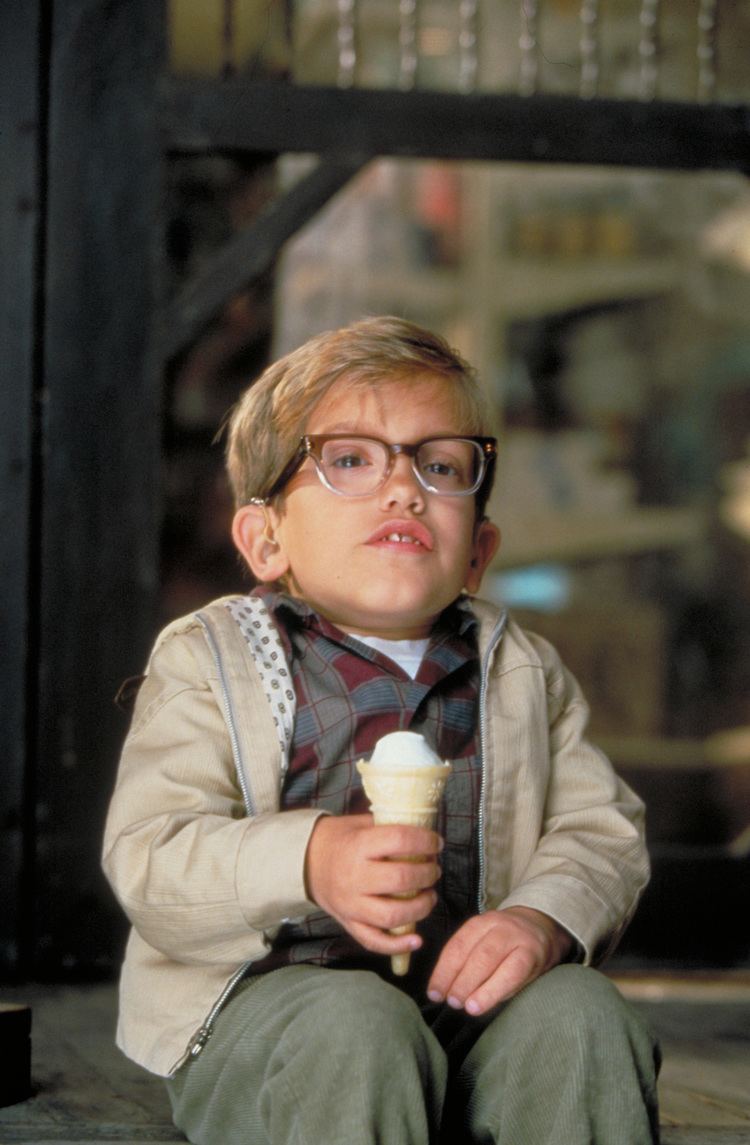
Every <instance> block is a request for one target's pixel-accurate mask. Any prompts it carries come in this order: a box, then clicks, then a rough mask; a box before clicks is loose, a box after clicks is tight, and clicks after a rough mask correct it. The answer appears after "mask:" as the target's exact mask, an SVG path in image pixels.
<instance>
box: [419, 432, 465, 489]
mask: <svg viewBox="0 0 750 1145" xmlns="http://www.w3.org/2000/svg"><path fill="white" fill-rule="evenodd" d="M418 461H419V469H420V472H421V473H423V474H424V475H425V478H427V479H428V480H429V481H430V482H431V483H432V484H434V485H439V486H440V487H441V488H445V489H452V488H454V487H455V488H463V487H464V486H466V485H467V484H468V485H470V484H471V475H472V463H473V454H472V450H471V447H470V446H468V447H467V445H466V444H465V443H463V442H460V443H459V442H456V443H454V444H453V445H452V446H451V447H449V446H446V444H445V443H444V442H443V443H441V444H440V445H436V444H435V443H430V444H429V445H427V446H425V447H424V449H422V450H420V453H419V458H418Z"/></svg>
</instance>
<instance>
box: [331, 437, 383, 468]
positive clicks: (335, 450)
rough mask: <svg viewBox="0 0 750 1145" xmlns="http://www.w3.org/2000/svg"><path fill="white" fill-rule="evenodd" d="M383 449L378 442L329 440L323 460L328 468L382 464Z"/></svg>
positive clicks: (363, 466)
mask: <svg viewBox="0 0 750 1145" xmlns="http://www.w3.org/2000/svg"><path fill="white" fill-rule="evenodd" d="M381 452H382V450H381V449H379V448H378V445H377V443H372V444H371V443H369V442H359V441H338V442H330V441H329V442H327V443H326V446H325V448H324V449H323V456H322V461H323V464H324V466H325V467H326V468H327V469H362V468H366V467H368V466H371V465H378V464H380V458H379V456H378V454H379V453H381Z"/></svg>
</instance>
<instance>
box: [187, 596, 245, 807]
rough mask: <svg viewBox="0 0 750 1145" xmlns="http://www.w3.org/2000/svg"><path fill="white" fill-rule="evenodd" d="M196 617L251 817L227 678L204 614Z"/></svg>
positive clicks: (200, 613)
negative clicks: (212, 665)
mask: <svg viewBox="0 0 750 1145" xmlns="http://www.w3.org/2000/svg"><path fill="white" fill-rule="evenodd" d="M196 616H197V619H198V620H199V621H200V623H201V625H202V626H203V630H204V632H205V634H206V639H207V640H208V644H209V647H210V649H211V653H212V655H213V658H214V661H215V662H216V668H217V671H218V673H219V682H220V683H221V697H222V704H223V707H224V718H225V720H226V724H227V729H228V731H229V740H230V742H231V744H232V755H233V756H234V765H235V770H236V772H237V778H238V779H239V781H240V788H241V789H242V799H243V802H244V804H245V810H246V811H247V813H248V815H253V814H254V813H255V807H254V805H253V801H252V796H251V795H250V788H249V786H248V782H247V776H246V775H245V768H244V765H243V762H242V759H241V758H240V741H239V737H238V735H237V728H236V726H235V722H234V712H233V711H232V705H231V704H230V702H229V688H228V686H227V678H226V673H225V671H224V665H223V663H222V660H221V653H220V651H219V646H218V644H217V643H216V639H215V637H214V634H213V632H212V630H211V626H210V624H209V623H208V620H207V618H206V617H205V616H204V614H203V613H202V612H199V613H197V614H196Z"/></svg>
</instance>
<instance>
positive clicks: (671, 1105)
mask: <svg viewBox="0 0 750 1145" xmlns="http://www.w3.org/2000/svg"><path fill="white" fill-rule="evenodd" d="M616 981H617V984H618V986H619V987H620V989H621V990H622V991H623V993H624V994H626V996H628V997H630V998H631V999H632V1000H633V1001H634V1003H635V1005H637V1006H638V1007H639V1008H640V1009H642V1010H643V1012H644V1013H645V1014H646V1015H647V1017H648V1019H649V1020H650V1022H651V1023H652V1025H653V1026H654V1028H655V1029H656V1031H657V1033H658V1034H659V1035H660V1037H661V1040H662V1046H663V1051H664V1057H665V1061H664V1066H663V1069H662V1074H661V1080H660V1100H661V1119H662V1126H663V1128H662V1143H663V1145H740V1143H742V1145H750V973H745V972H743V973H731V972H730V973H724V974H722V975H714V976H708V975H690V976H681V977H678V976H675V975H671V976H669V977H663V976H657V975H651V976H644V975H643V974H630V975H625V974H622V975H619V976H617V977H616ZM0 1000H2V1001H6V1002H8V1001H25V1002H28V1003H29V1004H31V1006H32V1012H33V1032H32V1045H33V1056H32V1074H33V1079H32V1080H33V1088H34V1094H33V1096H32V1097H31V1098H30V1099H29V1100H28V1101H25V1102H22V1103H20V1104H18V1105H13V1106H9V1107H7V1108H5V1109H0V1145H11V1143H12V1142H21V1141H23V1142H34V1145H48V1143H50V1145H51V1143H52V1142H55V1143H56V1145H72V1143H73V1142H75V1143H76V1145H88V1143H93V1142H119V1143H120V1145H128V1143H133V1145H134V1143H135V1142H143V1141H182V1140H184V1139H183V1137H182V1136H181V1134H179V1133H178V1132H177V1131H176V1130H175V1129H174V1128H173V1126H172V1124H171V1120H170V1113H169V1105H168V1102H167V1098H166V1095H165V1093H164V1090H163V1087H162V1083H161V1082H160V1081H159V1080H158V1079H156V1078H153V1077H150V1076H149V1075H147V1074H145V1073H144V1072H143V1071H141V1070H140V1069H138V1068H137V1067H136V1066H133V1065H131V1064H130V1063H129V1062H128V1061H126V1060H125V1058H123V1057H122V1055H121V1054H120V1053H119V1052H118V1051H117V1050H116V1049H115V1048H114V1045H113V1031H114V1022H115V991H114V988H113V987H112V986H109V985H97V986H88V987H53V986H34V987H25V988H19V987H14V988H12V989H11V988H3V987H0ZM560 1145H566V1143H565V1142H560Z"/></svg>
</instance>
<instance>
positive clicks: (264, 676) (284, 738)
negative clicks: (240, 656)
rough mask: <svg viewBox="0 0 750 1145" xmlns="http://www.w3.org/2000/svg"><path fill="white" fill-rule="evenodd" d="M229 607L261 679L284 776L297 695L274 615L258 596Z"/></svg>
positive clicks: (243, 598) (234, 601)
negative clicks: (276, 737)
mask: <svg viewBox="0 0 750 1145" xmlns="http://www.w3.org/2000/svg"><path fill="white" fill-rule="evenodd" d="M226 607H227V609H228V610H229V612H230V614H231V615H232V617H233V619H234V620H235V621H236V622H237V625H238V627H239V629H240V631H241V633H242V635H243V636H244V638H245V642H246V643H247V645H248V647H249V649H250V652H251V654H252V657H253V660H254V662H255V667H256V669H257V671H258V675H259V676H260V680H261V683H262V685H263V690H264V692H265V694H266V699H267V700H268V702H269V704H270V705H271V714H272V715H273V720H274V723H275V725H276V734H277V735H278V737H279V744H280V745H281V774H282V776H283V775H284V773H285V771H286V769H287V766H288V764H289V753H290V751H291V746H292V734H293V730H294V710H295V700H296V698H295V695H294V688H293V687H292V676H291V672H290V671H289V665H288V664H287V661H286V656H285V654H284V649H283V647H282V645H281V640H280V639H279V634H278V632H277V631H276V626H275V624H274V622H273V619H272V618H271V614H270V612H269V611H268V609H267V608H266V606H265V604H264V603H263V601H262V600H259V599H258V597H255V596H238V597H233V598H232V599H231V600H228V601H227V602H226Z"/></svg>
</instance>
